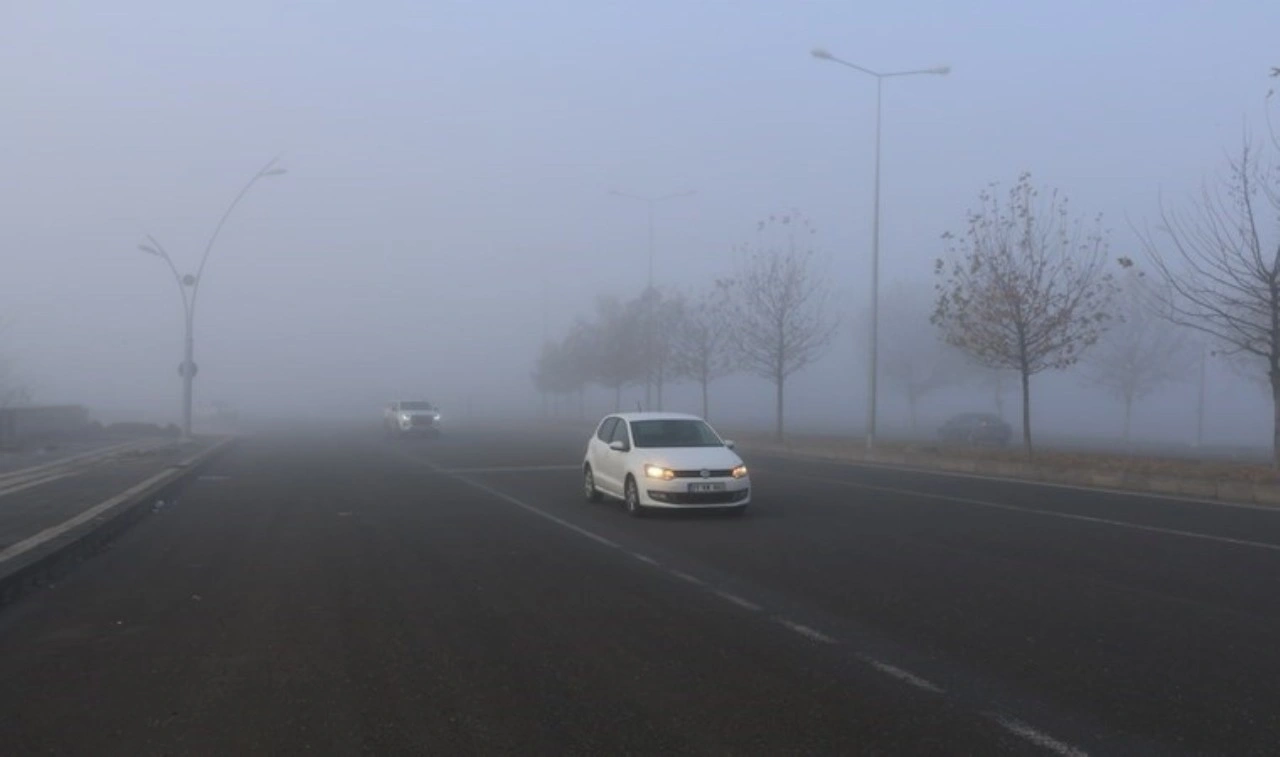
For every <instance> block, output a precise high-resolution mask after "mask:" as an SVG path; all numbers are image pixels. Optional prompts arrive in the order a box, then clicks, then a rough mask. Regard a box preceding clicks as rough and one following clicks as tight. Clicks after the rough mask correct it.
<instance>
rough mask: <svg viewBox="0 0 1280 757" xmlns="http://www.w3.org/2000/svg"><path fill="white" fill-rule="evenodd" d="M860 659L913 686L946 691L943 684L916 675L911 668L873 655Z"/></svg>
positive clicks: (935, 691) (938, 692)
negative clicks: (908, 668)
mask: <svg viewBox="0 0 1280 757" xmlns="http://www.w3.org/2000/svg"><path fill="white" fill-rule="evenodd" d="M859 659H861V660H862V661H863V662H865V663H866V664H868V665H870V666H871V667H873V668H875V669H876V670H878V671H880V672H881V673H884V674H885V675H890V676H893V677H894V678H897V679H898V680H899V681H905V682H906V683H909V684H911V685H912V686H915V687H916V688H917V689H924V690H925V691H932V692H933V693H934V694H945V693H946V690H945V689H943V688H942V687H941V686H939V685H938V684H936V683H934V682H933V681H930V680H928V679H925V678H921V677H920V676H918V675H916V674H915V673H912V672H911V671H909V670H903V669H902V668H900V667H898V666H897V665H890V664H889V663H887V662H880V661H879V660H877V659H875V658H873V657H860V658H859Z"/></svg>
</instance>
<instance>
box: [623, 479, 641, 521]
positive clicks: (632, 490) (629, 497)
mask: <svg viewBox="0 0 1280 757" xmlns="http://www.w3.org/2000/svg"><path fill="white" fill-rule="evenodd" d="M623 494H624V496H625V503H626V506H627V515H630V516H631V517H633V518H639V517H642V516H643V515H644V506H643V505H641V504H640V489H639V488H637V487H636V480H635V479H634V478H632V477H630V476H627V485H626V487H625V490H624V492H623Z"/></svg>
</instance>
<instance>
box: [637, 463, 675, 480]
mask: <svg viewBox="0 0 1280 757" xmlns="http://www.w3.org/2000/svg"><path fill="white" fill-rule="evenodd" d="M644 475H646V476H648V477H649V478H660V479H662V480H663V481H670V480H671V479H673V478H675V477H676V472H675V471H673V470H671V469H669V468H663V467H662V466H661V465H646V466H644Z"/></svg>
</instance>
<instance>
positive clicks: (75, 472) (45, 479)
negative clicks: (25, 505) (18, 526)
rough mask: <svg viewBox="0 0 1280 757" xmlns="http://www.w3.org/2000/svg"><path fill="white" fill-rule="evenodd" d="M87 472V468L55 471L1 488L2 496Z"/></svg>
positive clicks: (0, 495)
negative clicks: (64, 471) (61, 471)
mask: <svg viewBox="0 0 1280 757" xmlns="http://www.w3.org/2000/svg"><path fill="white" fill-rule="evenodd" d="M86 472H87V470H71V471H67V472H66V473H54V474H52V475H48V476H45V477H43V478H36V479H31V480H28V481H25V482H23V483H21V484H16V485H14V486H10V487H9V488H7V489H0V497H7V496H9V495H10V494H17V493H18V492H21V491H26V490H27V489H34V488H35V487H37V486H43V485H44V484H49V483H53V482H54V481H60V480H62V479H64V478H71V477H72V476H78V475H80V474H81V473H86Z"/></svg>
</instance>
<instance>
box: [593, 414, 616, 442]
mask: <svg viewBox="0 0 1280 757" xmlns="http://www.w3.org/2000/svg"><path fill="white" fill-rule="evenodd" d="M617 422H618V419H617V418H605V419H604V423H601V424H600V430H599V431H597V432H596V438H597V439H599V440H600V441H602V442H604V443H605V444H608V443H609V439H610V438H611V437H612V436H613V427H614V425H615V424H617Z"/></svg>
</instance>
